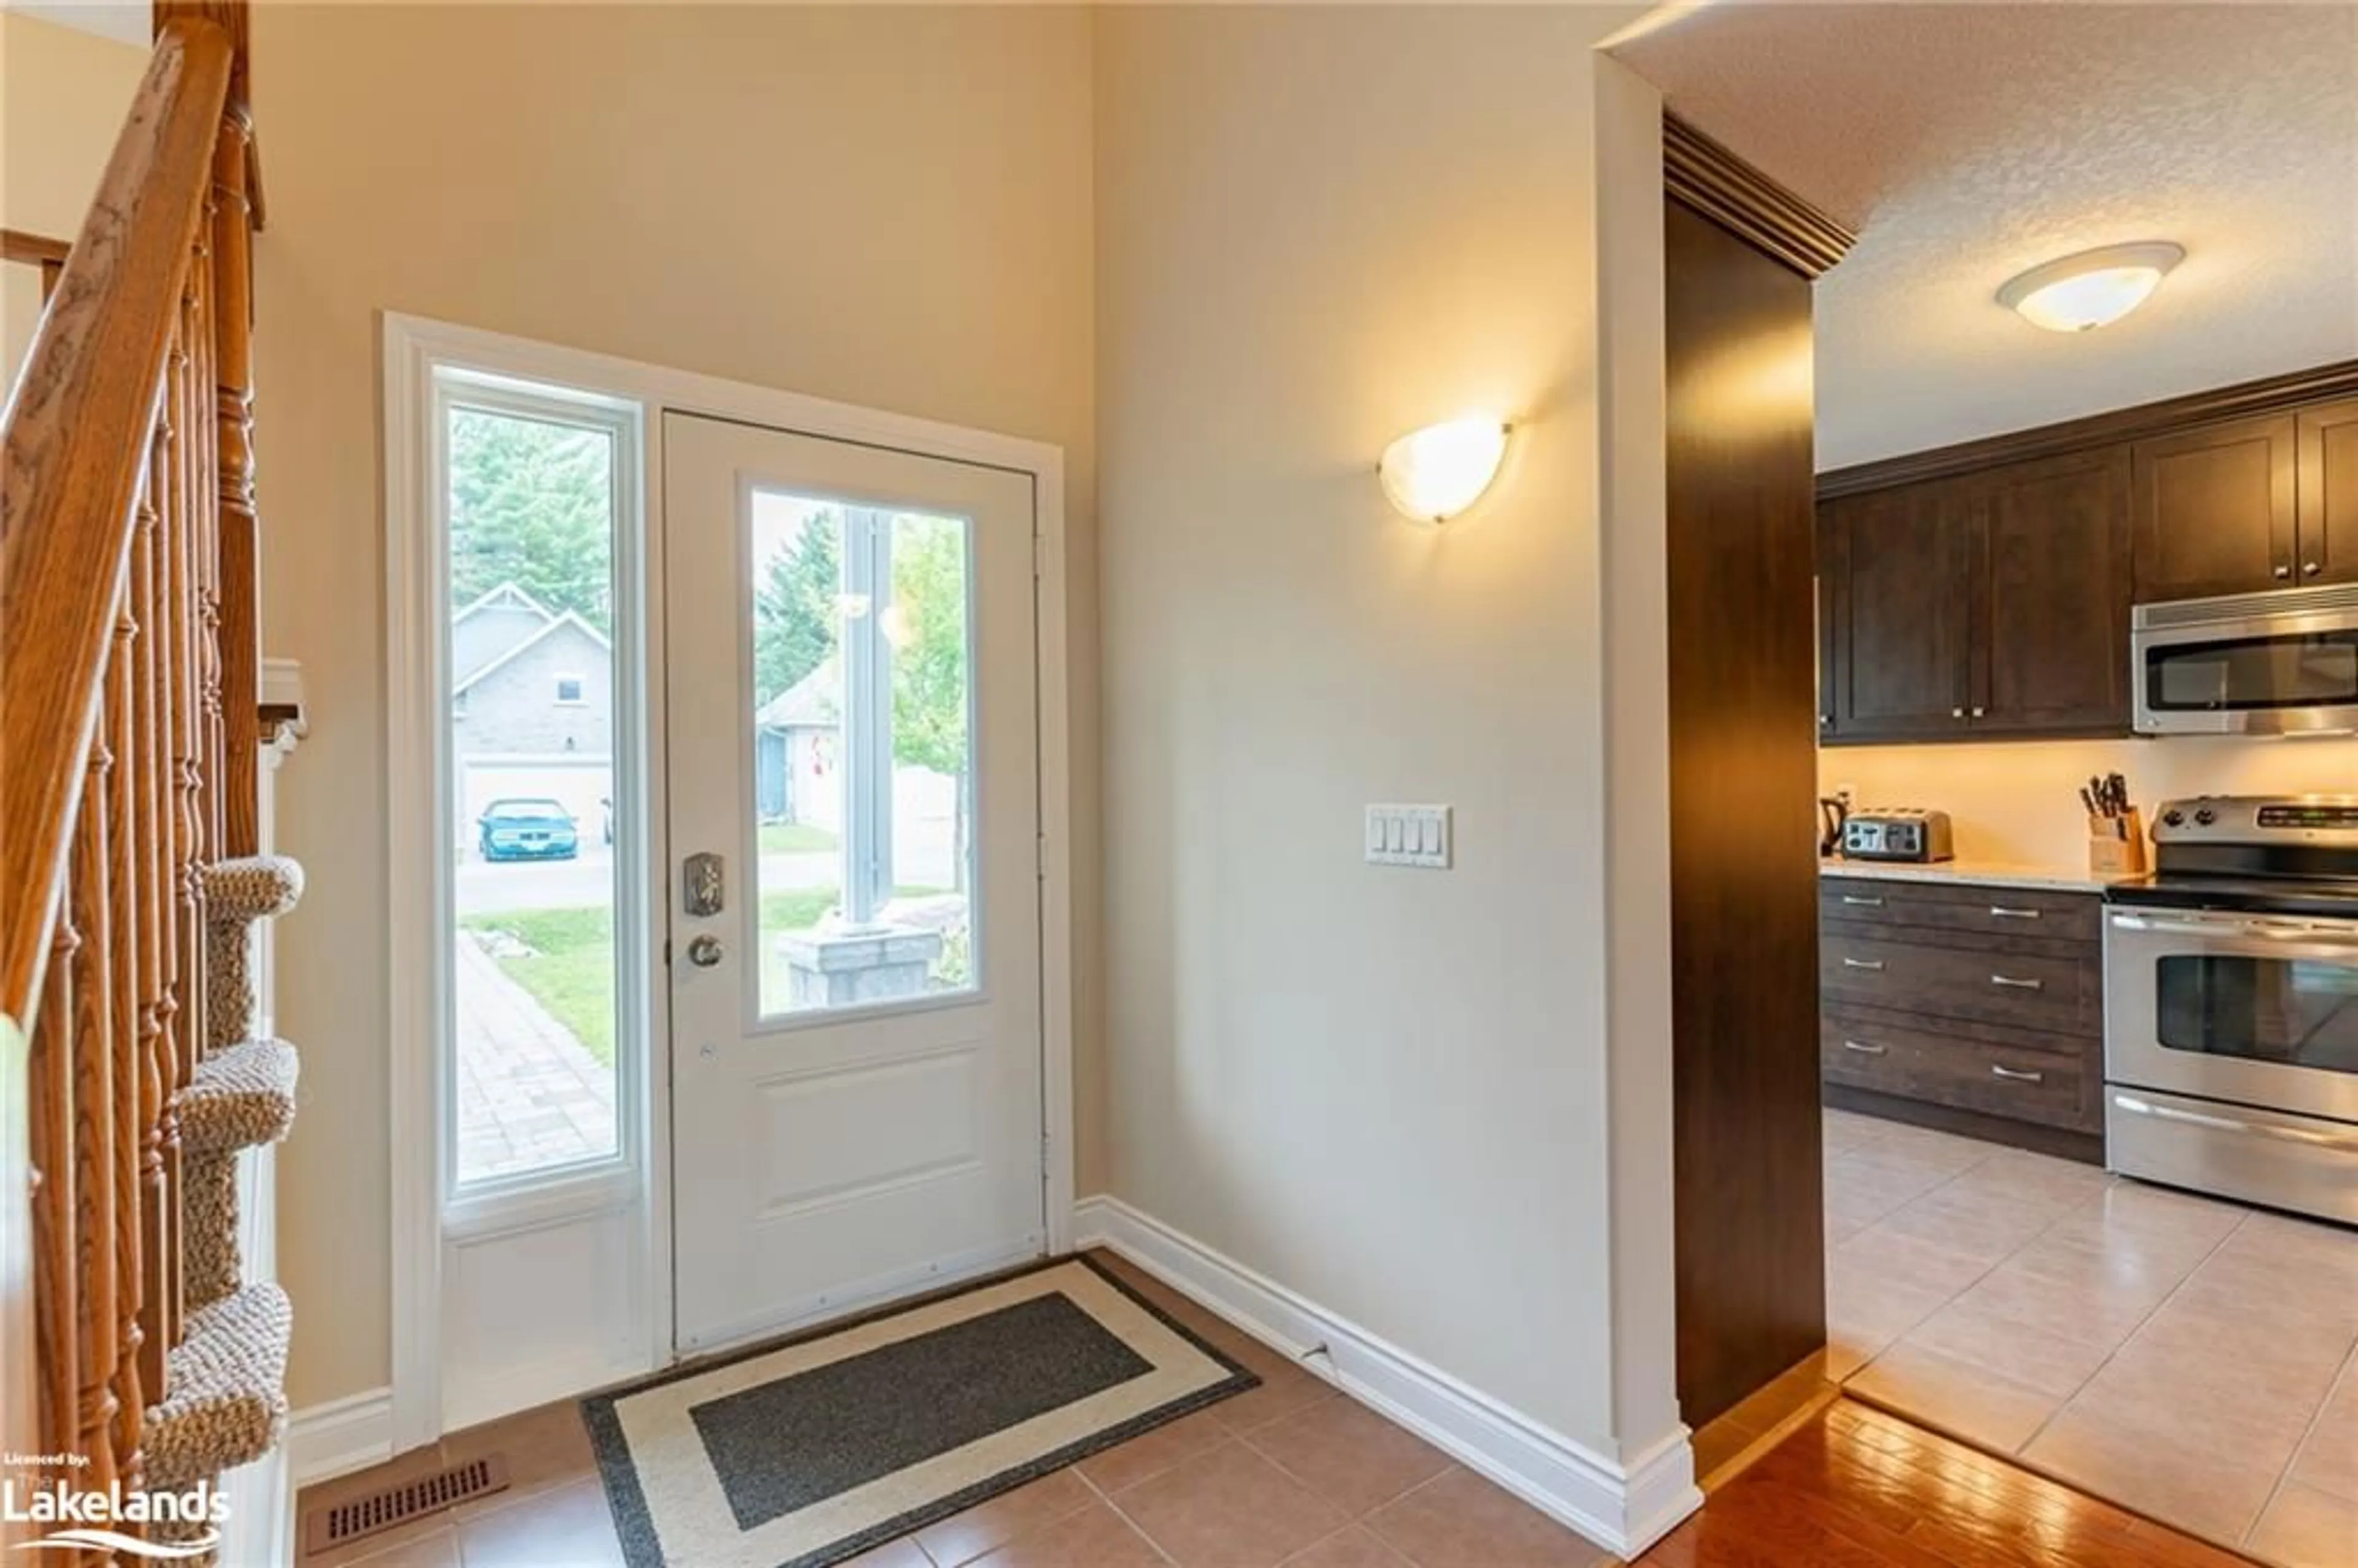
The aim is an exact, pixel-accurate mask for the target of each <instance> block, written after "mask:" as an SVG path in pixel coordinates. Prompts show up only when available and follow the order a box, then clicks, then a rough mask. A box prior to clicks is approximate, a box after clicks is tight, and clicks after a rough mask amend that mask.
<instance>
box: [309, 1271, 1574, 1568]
mask: <svg viewBox="0 0 2358 1568" xmlns="http://www.w3.org/2000/svg"><path fill="white" fill-rule="evenodd" d="M1100 1256H1102V1255H1100ZM1106 1261H1108V1262H1109V1264H1110V1265H1111V1266H1112V1267H1113V1268H1115V1269H1116V1270H1118V1271H1120V1272H1121V1273H1122V1275H1123V1277H1124V1278H1125V1279H1127V1280H1129V1281H1131V1282H1132V1283H1134V1284H1136V1285H1137V1286H1138V1287H1139V1289H1140V1290H1141V1291H1142V1292H1145V1293H1146V1294H1147V1295H1149V1296H1150V1297H1152V1299H1153V1300H1154V1301H1155V1302H1156V1303H1158V1304H1160V1305H1162V1306H1163V1307H1164V1308H1166V1309H1167V1310H1169V1311H1170V1312H1172V1313H1174V1314H1176V1315H1177V1316H1178V1317H1179V1318H1180V1319H1181V1320H1182V1321H1183V1322H1184V1323H1186V1324H1187V1325H1189V1326H1190V1327H1192V1328H1194V1329H1195V1330H1196V1331H1197V1332H1198V1333H1200V1334H1202V1335H1203V1336H1205V1337H1206V1338H1207V1339H1209V1340H1211V1341H1212V1342H1213V1343H1215V1344H1217V1345H1218V1346H1220V1347H1221V1348H1222V1349H1224V1350H1226V1351H1227V1352H1228V1354H1229V1355H1231V1356H1233V1357H1236V1358H1237V1359H1238V1360H1239V1361H1241V1362H1243V1363H1244V1364H1245V1365H1247V1366H1248V1367H1250V1368H1252V1369H1253V1370H1254V1371H1255V1372H1257V1373H1259V1374H1260V1377H1261V1379H1262V1382H1261V1386H1260V1388H1258V1389H1255V1390H1251V1391H1250V1392H1249V1393H1244V1394H1239V1395H1238V1396H1237V1397H1236V1398H1234V1399H1231V1400H1224V1401H1222V1402H1221V1403H1219V1404H1217V1405H1214V1406H1212V1407H1211V1408H1209V1409H1207V1410H1204V1411H1197V1412H1195V1414H1193V1415H1188V1416H1183V1417H1181V1418H1180V1419H1179V1420H1177V1421H1174V1422H1170V1423H1169V1424H1168V1425H1165V1426H1162V1427H1158V1428H1156V1429H1155V1430H1154V1431H1152V1432H1149V1433H1144V1434H1143V1435H1141V1436H1139V1437H1136V1438H1133V1439H1131V1440H1130V1442H1128V1443H1124V1444H1120V1445H1119V1446H1117V1447H1114V1448H1109V1449H1108V1450H1106V1451H1105V1452H1104V1453H1102V1454H1097V1455H1095V1456H1094V1457H1092V1458H1089V1459H1086V1460H1083V1461H1082V1462H1081V1463H1080V1464H1078V1465H1075V1466H1073V1467H1071V1468H1070V1469H1065V1470H1060V1471H1057V1472H1055V1474H1053V1475H1049V1476H1044V1477H1042V1478H1041V1479H1039V1480H1037V1481H1034V1482H1032V1483H1031V1484H1030V1485H1028V1486H1024V1487H1019V1488H1017V1489H1016V1490H1014V1491H1011V1492H1008V1493H1005V1494H1003V1495H1002V1496H1001V1497H998V1498H993V1499H992V1500H990V1502H987V1503H984V1504H982V1505H980V1506H979V1507H977V1508H974V1509H968V1511H967V1512H965V1513H962V1514H959V1515H957V1517H955V1518H953V1519H946V1520H944V1521H942V1522H941V1523H939V1524H936V1525H933V1526H930V1527H928V1528H926V1529H925V1530H919V1531H918V1532H917V1533H916V1534H915V1535H914V1537H910V1538H907V1539H904V1540H902V1541H893V1542H892V1543H890V1544H888V1545H886V1546H883V1547H881V1548H879V1549H877V1550H876V1551H874V1552H869V1553H867V1554H865V1555H864V1556H862V1557H860V1558H859V1559H857V1560H856V1562H855V1563H854V1564H851V1565H849V1568H962V1565H964V1564H967V1563H975V1564H978V1565H979V1568H1128V1565H1130V1564H1136V1565H1137V1568H1174V1565H1175V1568H1277V1565H1278V1564H1281V1563H1282V1564H1285V1565H1286V1568H1593V1565H1595V1564H1601V1563H1609V1562H1611V1561H1612V1559H1611V1558H1610V1557H1609V1555H1608V1554H1606V1552H1604V1551H1603V1550H1601V1549H1600V1548H1598V1547H1596V1546H1595V1545H1593V1544H1592V1543H1590V1542H1589V1541H1585V1540H1584V1539H1583V1538H1582V1537H1580V1536H1578V1535H1575V1534H1574V1533H1573V1532H1572V1531H1570V1530H1565V1529H1564V1528H1563V1527H1562V1526H1561V1525H1558V1524H1556V1523H1555V1522H1554V1521H1552V1520H1551V1519H1548V1518H1546V1517H1545V1516H1544V1515H1542V1514H1541V1513H1539V1512H1538V1511H1536V1510H1535V1509H1531V1508H1529V1507H1527V1506H1526V1505H1524V1504H1523V1503H1522V1502H1520V1501H1519V1500H1517V1499H1516V1498H1513V1497H1510V1496H1509V1495H1508V1494H1507V1493H1505V1492H1503V1491H1501V1490H1499V1489H1498V1487H1494V1486H1492V1485H1491V1484H1490V1483H1489V1482H1487V1481H1485V1480H1483V1479H1482V1478H1481V1477H1480V1476H1476V1475H1474V1474H1473V1473H1472V1472H1471V1471H1468V1470H1466V1469H1465V1468H1463V1467H1462V1466H1460V1465H1456V1464H1455V1463H1454V1462H1452V1461H1451V1460H1450V1459H1449V1458H1448V1457H1447V1456H1446V1455H1444V1454H1442V1453H1441V1452H1440V1451H1439V1450H1437V1449H1434V1448H1433V1447H1430V1446H1428V1445H1427V1444H1424V1443H1423V1442H1422V1441H1421V1440H1420V1439H1418V1438H1416V1437H1414V1436H1412V1435H1411V1434H1410V1433H1407V1432H1405V1431H1403V1430H1401V1428H1399V1427H1397V1426H1394V1425H1392V1424H1391V1423H1390V1422H1387V1421H1385V1420H1383V1419H1382V1418H1381V1417H1379V1416H1377V1415H1375V1414H1373V1413H1372V1412H1370V1411H1368V1410H1367V1409H1366V1408H1364V1407H1363V1406H1361V1405H1359V1404H1357V1403H1356V1402H1355V1401H1353V1400H1348V1399H1346V1398H1344V1397H1343V1396H1342V1395H1340V1394H1338V1393H1336V1391H1335V1390H1333V1389H1332V1388H1330V1387H1329V1386H1328V1385H1327V1384H1326V1383H1325V1382H1324V1381H1322V1380H1321V1379H1317V1378H1314V1377H1313V1376H1312V1375H1310V1374H1309V1373H1307V1372H1304V1371H1303V1370H1302V1369H1301V1368H1299V1367H1296V1366H1294V1365H1293V1363H1292V1362H1290V1361H1288V1360H1287V1359H1285V1358H1284V1357H1282V1356H1279V1355H1278V1354H1276V1353H1275V1352H1273V1351H1271V1350H1270V1349H1268V1348H1267V1347H1266V1346H1262V1345H1260V1344H1259V1343H1258V1342H1257V1341H1254V1340H1252V1339H1249V1338H1248V1337H1246V1336H1244V1335H1242V1334H1240V1333H1238V1331H1237V1330H1235V1329H1233V1328H1231V1327H1229V1326H1228V1325H1227V1324H1225V1323H1222V1322H1221V1321H1220V1320H1219V1319H1217V1318H1216V1317H1213V1316H1212V1315H1211V1314H1208V1313H1206V1312H1205V1311H1203V1310H1202V1309H1201V1308H1199V1307H1197V1306H1195V1304H1194V1303H1191V1302H1188V1301H1187V1300H1185V1298H1184V1297H1182V1296H1180V1295H1178V1294H1177V1293H1176V1292H1173V1291H1171V1290H1169V1289H1168V1288H1167V1287H1165V1286H1163V1285H1162V1284H1161V1283H1159V1282H1158V1281H1153V1280H1152V1279H1150V1278H1148V1277H1147V1276H1145V1275H1143V1274H1141V1273H1139V1272H1138V1271H1135V1270H1132V1269H1130V1267H1129V1266H1128V1265H1127V1264H1125V1263H1123V1262H1121V1261H1120V1260H1118V1259H1110V1258H1109V1259H1107V1260H1106ZM494 1447H496V1448H498V1449H500V1450H501V1451H503V1452H504V1453H505V1454H507V1456H508V1460H509V1465H510V1469H511V1476H512V1484H511V1486H510V1487H509V1488H508V1490H506V1491H504V1492H502V1493H499V1494H497V1495H496V1496H493V1497H491V1498H484V1499H482V1500H481V1501H480V1502H477V1503H473V1504H471V1505H468V1506H466V1507H464V1508H461V1509H457V1510H455V1511H454V1512H452V1513H448V1514H442V1515H438V1516H435V1517H433V1518H430V1519H421V1520H418V1521H417V1522H416V1523H413V1524H411V1525H408V1526H406V1527H405V1528H404V1529H402V1530H397V1531H393V1532H389V1533H387V1534H384V1535H379V1536H371V1537H367V1538H364V1539H362V1540H361V1541H353V1542H352V1543H351V1544H350V1546H349V1547H348V1548H346V1549H345V1550H344V1551H343V1552H341V1553H335V1552H330V1553H322V1554H320V1555H319V1556H315V1557H305V1558H301V1559H299V1560H298V1562H299V1564H300V1568H331V1565H332V1568H344V1565H346V1564H357V1563H365V1564H367V1565H368V1568H613V1565H618V1564H620V1563H622V1554H621V1551H620V1549H619V1547H618V1546H617V1545H616V1543H615V1540H614V1533H613V1526H612V1521H611V1516H610V1515H609V1514H608V1512H607V1509H606V1498H605V1492H604V1489H603V1487H601V1486H600V1482H599V1480H598V1477H597V1471H596V1466H595V1464H594V1461H593V1460H592V1457H591V1454H590V1441H589V1437H588V1434H587V1433H585V1432H584V1431H583V1430H582V1426H581V1422H580V1418H579V1415H578V1413H576V1407H575V1406H573V1405H572V1404H571V1403H569V1402H568V1403H565V1404H558V1405H550V1406H546V1407H544V1408H542V1409H540V1410H537V1411H528V1412H526V1413H525V1414H523V1415H520V1416H513V1417H510V1418H509V1419H508V1420H506V1421H503V1422H493V1423H492V1424H491V1425H490V1426H486V1427H479V1428H476V1429H474V1430H473V1431H471V1432H467V1433H458V1434H455V1435H453V1436H451V1437H449V1438H447V1439H445V1440H444V1441H443V1442H442V1443H441V1444H439V1445H438V1447H434V1448H427V1449H420V1450H418V1451H417V1452H416V1453H415V1454H405V1455H403V1456H402V1457H401V1458H399V1459H396V1460H395V1461H394V1462H393V1464H392V1465H388V1466H382V1467H380V1468H378V1469H375V1470H371V1471H367V1472H363V1473H362V1474H361V1475H358V1476H346V1477H343V1478H341V1479H340V1480H336V1481H331V1482H326V1483H322V1484H321V1485H319V1486H318V1487H311V1488H309V1489H308V1490H307V1491H306V1492H305V1493H304V1495H303V1498H302V1499H301V1503H302V1506H303V1507H305V1508H308V1507H310V1506H313V1505H315V1504H318V1503H321V1502H330V1503H332V1502H334V1501H337V1500H339V1499H340V1498H345V1497H350V1496H352V1495H354V1494H356V1493H358V1492H361V1491H366V1490H369V1489H371V1488H373V1487H376V1486H379V1485H382V1484H384V1482H386V1481H388V1480H398V1479H402V1478H405V1477H406V1476H407V1475H412V1474H417V1473H422V1472H424V1471H428V1470H432V1469H435V1468H437V1467H438V1466H439V1465H443V1464H446V1463H452V1462H456V1461H459V1460H461V1459H464V1458H467V1457H471V1456H472V1455H474V1454H481V1453H484V1452H487V1451H489V1450H490V1449H492V1448H494Z"/></svg>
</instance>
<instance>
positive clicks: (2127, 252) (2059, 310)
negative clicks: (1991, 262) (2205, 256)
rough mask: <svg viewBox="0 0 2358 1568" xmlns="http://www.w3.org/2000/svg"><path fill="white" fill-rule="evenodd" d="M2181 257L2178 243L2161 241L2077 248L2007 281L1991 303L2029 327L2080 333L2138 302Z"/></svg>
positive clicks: (2114, 318)
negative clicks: (2099, 247) (1996, 304)
mask: <svg viewBox="0 0 2358 1568" xmlns="http://www.w3.org/2000/svg"><path fill="white" fill-rule="evenodd" d="M2185 259H2186V251H2185V249H2184V247H2182V246H2180V245H2174V244H2171V243H2169V241H2167V240H2148V241H2145V242H2142V243H2137V244H2133V245H2106V246H2104V247H2103V248H2102V249H2100V250H2093V251H2082V252H2081V253H2080V254H2078V255H2072V256H2063V257H2061V258H2060V259H2058V260H2055V261H2051V262H2047V263H2044V264H2043V265H2039V266H2035V267H2032V268H2031V269H2030V270H2029V271H2028V272H2026V273H2024V274H2022V275H2021V276H2017V277H2013V278H2009V279H2007V281H2006V287H2003V288H2000V289H1999V290H1998V291H1997V302H1998V303H1999V304H2000V305H2003V306H2005V307H2006V308H2007V309H2009V310H2013V311H2015V312H2017V314H2019V315H2020V316H2021V317H2022V319H2024V320H2026V321H2028V322H2029V323H2030V324H2031V325H2032V326H2034V327H2044V328H2046V329H2047V330H2049V331H2050V332H2085V331H2088V330H2091V329H2093V328H2096V327H2101V326H2104V324H2105V323H2106V322H2108V321H2117V320H2119V319H2121V318H2122V317H2124V316H2125V315H2127V314H2128V313H2129V312H2130V311H2132V310H2134V309H2136V308H2137V307H2138V306H2140V305H2142V304H2144V303H2145V301H2146V297H2147V295H2149V294H2151V293H2152V292H2153V291H2154V290H2155V289H2156V288H2158V287H2160V284H2161V279H2162V275H2163V274H2164V273H2167V272H2168V271H2169V269H2170V268H2171V267H2174V266H2176V265H2178V264H2179V263H2180V262H2181V261H2184V260H2185Z"/></svg>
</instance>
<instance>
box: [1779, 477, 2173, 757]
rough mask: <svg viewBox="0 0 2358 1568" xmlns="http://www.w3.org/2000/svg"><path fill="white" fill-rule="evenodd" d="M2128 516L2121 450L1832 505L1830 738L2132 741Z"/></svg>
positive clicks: (1826, 556) (1826, 511) (1827, 551)
mask: <svg viewBox="0 0 2358 1568" xmlns="http://www.w3.org/2000/svg"><path fill="white" fill-rule="evenodd" d="M2128 524H2129V464H2128V458H2127V454H2126V452H2125V451H2124V450H2121V449H2106V450H2098V451H2093V452H2085V453H2073V454H2069V455H2066V456H2063V457H2060V458H2044V459H2039V460H2032V461H2028V462H2020V463H2009V464H2006V465H2004V466H2002V467H1998V468H1995V469H1991V470H1984V471H1980V472H1975V473H1971V474H1965V475H1960V476H1957V477H1953V478H1948V479H1938V480H1928V481H1923V482H1921V483H1918V484H1907V485H1898V486H1895V487H1893V488H1891V489H1888V490H1879V491H1870V492H1866V493H1864V494H1859V495H1853V496H1845V497H1843V498H1841V499H1838V500H1835V501H1832V502H1829V503H1826V504H1825V505H1824V507H1823V508H1822V510H1821V535H1822V542H1821V545H1820V555H1821V559H1822V568H1821V569H1822V570H1823V571H1824V572H1825V573H1826V574H1827V580H1828V582H1829V583H1830V585H1831V591H1830V592H1829V593H1828V594H1827V596H1826V597H1827V600H1828V608H1829V610H1830V611H1831V618H1832V631H1831V636H1830V638H1829V640H1828V644H1827V651H1826V655H1825V656H1826V662H1827V664H1828V665H1829V667H1830V670H1831V678H1830V680H1829V682H1828V687H1829V690H1830V693H1831V699H1830V700H1829V701H1828V702H1827V703H1825V704H1824V706H1823V712H1824V714H1825V716H1826V718H1827V719H1828V721H1827V722H1823V723H1822V726H1821V729H1822V732H1823V736H1824V738H1825V739H1827V740H1829V741H1845V742H1847V741H1906V740H1923V739H1928V738H1930V739H1940V740H1962V739H1972V738H1982V739H1996V738H2001V737H2020V736H2039V735H2100V734H2115V733H2126V731H2127V730H2128V726H2129V698H2128V669H2127V656H2128V654H2127V650H2128V612H2129V529H2128Z"/></svg>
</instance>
